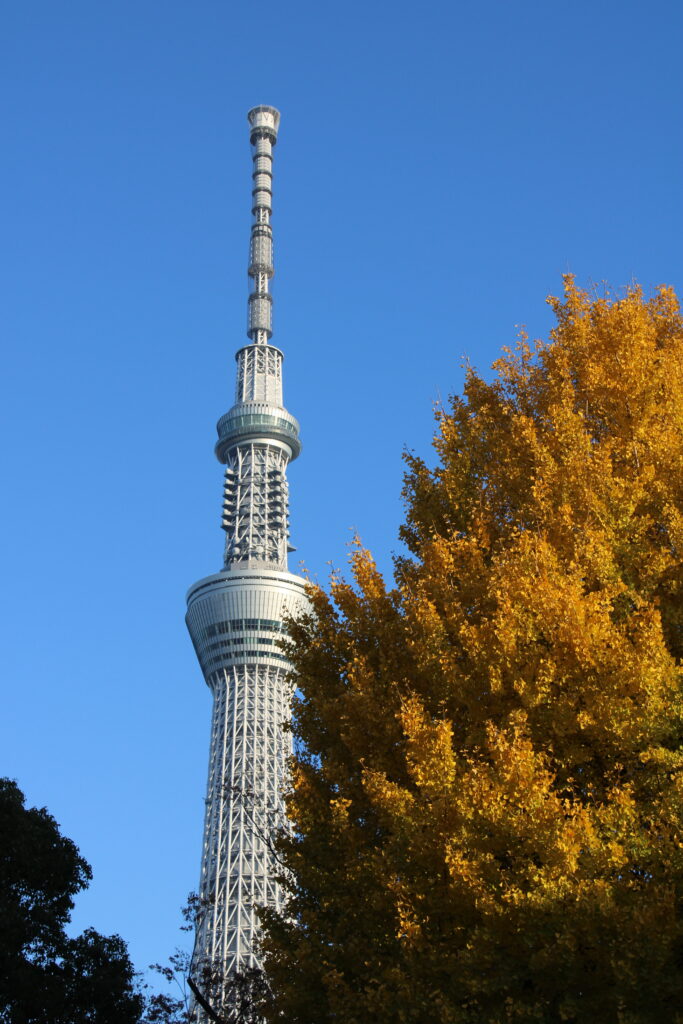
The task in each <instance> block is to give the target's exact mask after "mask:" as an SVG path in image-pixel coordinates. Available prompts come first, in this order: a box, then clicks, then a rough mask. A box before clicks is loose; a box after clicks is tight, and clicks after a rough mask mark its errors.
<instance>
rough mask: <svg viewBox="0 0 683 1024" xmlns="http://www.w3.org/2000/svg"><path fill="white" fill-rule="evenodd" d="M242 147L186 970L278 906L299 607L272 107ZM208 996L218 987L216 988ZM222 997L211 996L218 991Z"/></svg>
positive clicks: (206, 603) (250, 936)
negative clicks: (279, 838)
mask: <svg viewBox="0 0 683 1024" xmlns="http://www.w3.org/2000/svg"><path fill="white" fill-rule="evenodd" d="M248 118H249V124H250V138H251V144H252V153H253V164H254V167H253V183H254V184H253V191H252V196H253V205H252V212H253V224H252V228H251V244H250V250H249V276H250V278H251V281H252V288H251V290H250V295H249V306H248V309H249V312H248V323H247V334H248V336H249V339H250V342H249V344H248V345H246V346H244V347H243V348H241V349H240V350H239V351H238V352H237V355H236V359H237V387H236V394H235V404H234V405H233V406H232V408H231V409H230V411H229V412H227V413H226V414H225V415H224V416H222V417H221V418H220V420H219V421H218V442H217V444H216V455H217V456H218V459H219V460H220V461H221V462H222V463H224V465H225V483H224V490H223V518H222V525H223V529H224V530H225V533H226V542H225V557H224V565H223V569H222V570H221V571H220V572H219V573H216V574H215V575H213V576H208V577H206V578H205V579H202V580H199V582H198V583H196V584H195V585H194V586H193V587H192V588H191V589H190V591H189V593H188V598H187V603H188V610H187V619H186V621H187V625H188V629H189V631H190V636H191V637H192V642H193V644H194V647H195V650H196V652H197V657H198V659H199V663H200V665H201V668H202V672H203V674H204V678H205V680H206V683H207V685H208V686H209V688H210V689H211V692H212V694H213V716H212V724H211V748H210V754H209V780H208V787H207V797H206V818H205V825H204V847H203V856H202V869H201V881H200V891H199V896H200V900H199V911H198V921H197V928H196V937H195V950H194V954H193V970H194V972H195V975H197V973H198V972H199V971H200V970H201V969H202V968H203V967H205V966H208V967H210V968H214V969H216V968H217V969H218V971H219V973H221V974H222V975H223V977H224V978H226V979H228V978H229V976H230V972H235V971H243V970H245V969H247V968H251V967H257V966H258V949H257V941H258V933H259V927H258V917H257V913H256V908H257V907H259V906H270V907H279V906H280V892H279V887H278V884H277V883H276V881H275V874H276V872H275V865H274V859H273V854H272V851H271V846H270V835H271V834H272V830H273V828H274V826H275V825H277V824H278V823H280V822H281V821H282V820H283V802H282V787H283V781H284V773H285V768H286V762H287V757H288V755H289V753H290V751H291V745H290V739H289V736H288V734H287V733H286V732H285V731H284V730H283V725H284V724H285V723H286V721H287V719H288V718H289V714H290V700H291V682H290V676H289V669H290V666H289V662H288V660H287V657H286V655H285V654H284V652H283V650H282V646H281V644H280V640H281V637H282V631H283V622H284V619H285V617H286V615H288V614H293V615H296V614H298V613H299V612H301V611H302V610H304V609H305V608H306V607H307V604H308V602H307V598H306V594H305V588H304V581H303V580H302V579H301V577H299V576H295V575H294V574H293V573H290V572H289V571H288V569H287V553H288V551H291V550H293V549H292V548H291V547H290V546H289V515H288V490H287V477H286V471H287V466H288V464H289V462H290V461H291V460H292V459H294V458H296V457H297V455H298V454H299V452H300V451H301V445H300V442H299V425H298V423H297V421H296V420H295V419H294V417H293V416H291V415H290V413H288V412H287V410H286V409H285V408H284V405H283V399H282V353H281V352H280V350H279V349H277V348H275V347H274V346H273V345H271V344H270V339H271V336H272V298H271V295H270V293H269V282H270V279H271V278H272V276H273V273H274V268H273V238H272V229H271V226H270V215H271V209H272V151H273V146H274V145H275V142H276V139H277V132H278V127H279V121H280V115H279V113H278V112H277V111H276V110H275V109H274V108H273V107H265V106H260V107H255V108H254V109H253V110H250V111H249V114H248ZM214 996H215V993H214ZM218 996H219V999H220V992H219V993H218Z"/></svg>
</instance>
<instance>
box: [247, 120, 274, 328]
mask: <svg viewBox="0 0 683 1024" xmlns="http://www.w3.org/2000/svg"><path fill="white" fill-rule="evenodd" d="M247 118H248V119H249V124H250V126H251V135H250V138H251V147H252V159H253V161H254V169H253V172H252V178H253V182H254V187H253V190H252V193H251V194H252V197H253V205H252V214H253V217H254V219H253V222H252V225H251V240H250V245H249V277H250V278H251V288H250V292H249V314H248V318H247V334H248V336H249V337H250V338H251V340H252V342H253V343H254V344H255V345H267V344H268V341H269V340H270V338H271V337H272V335H273V299H272V296H271V294H270V292H269V290H268V284H269V281H270V279H271V277H272V276H273V274H274V273H275V268H274V267H273V229H272V228H271V226H270V216H271V214H272V212H273V146H274V145H275V143H276V142H277V131H278V128H279V127H280V112H279V111H278V110H276V109H275V107H266V106H260V107H253V108H252V109H251V110H250V111H249V113H248V114H247Z"/></svg>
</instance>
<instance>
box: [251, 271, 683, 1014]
mask: <svg viewBox="0 0 683 1024" xmlns="http://www.w3.org/2000/svg"><path fill="white" fill-rule="evenodd" d="M549 301H550V303H551V305H552V307H553V309H554V312H555V315H556V320H557V325H556V327H555V329H554V330H553V331H552V333H551V336H550V339H549V340H548V342H547V343H540V342H538V343H535V344H534V345H531V344H530V343H529V342H528V340H527V339H526V338H525V337H522V338H521V339H520V341H519V344H518V345H517V347H516V349H515V350H514V351H508V352H505V353H504V355H503V357H502V358H501V359H500V360H499V362H498V363H497V364H496V367H495V370H496V375H495V377H494V379H493V380H492V381H491V382H488V381H485V380H483V379H482V378H481V377H479V376H478V375H477V374H476V373H474V372H473V371H470V372H469V374H468V378H467V381H466V386H465V390H464V394H463V395H462V396H456V397H454V398H453V399H452V400H451V402H450V405H449V407H448V408H447V409H446V410H444V411H442V412H440V414H439V422H438V434H437V437H436V439H435V449H436V452H437V456H438V462H437V465H436V466H435V468H433V469H430V468H429V467H428V466H427V465H426V464H425V463H424V462H423V461H421V460H420V459H418V458H415V457H413V456H409V457H408V458H407V464H408V473H407V477H406V488H405V498H406V522H405V525H404V527H403V529H402V536H403V539H404V541H405V543H406V545H407V547H408V550H409V556H408V557H406V558H404V559H402V560H399V561H398V563H397V571H396V581H395V586H394V587H393V589H389V588H387V586H386V584H385V582H384V580H383V579H382V577H381V575H380V574H379V573H378V572H377V569H376V566H375V565H374V563H373V561H372V558H371V556H370V555H369V554H368V553H367V552H366V551H364V550H363V549H362V548H361V547H360V546H357V547H356V548H355V549H354V551H353V554H352V558H351V571H352V581H351V582H346V581H344V580H343V579H341V578H338V577H337V578H334V579H333V580H332V584H331V588H330V593H326V592H324V591H323V590H322V589H321V588H316V587H311V599H312V603H313V614H312V615H311V616H310V618H309V619H307V620H305V621H302V622H298V623H293V624H292V625H291V643H292V648H291V650H292V657H293V660H294V663H295V666H296V671H297V680H298V684H299V687H300V696H299V697H298V698H297V701H296V708H295V723H294V730H295V734H296V738H297V750H298V753H297V756H296V758H295V759H294V762H293V768H292V777H291V785H290V790H289V794H288V809H289V815H290V818H291V820H292V823H293V831H292V832H291V833H289V834H287V835H284V836H282V837H281V839H280V841H279V849H280V855H281V857H282V861H283V865H284V868H283V879H284V881H285V886H286V890H287V893H288V896H287V903H286V907H285V909H284V911H283V913H281V914H276V913H274V912H272V911H271V912H266V914H265V915H264V917H265V922H266V940H265V945H264V952H265V959H266V965H267V970H268V973H269V977H270V982H271V986H272V989H273V1004H272V1007H271V1011H270V1012H271V1019H272V1020H273V1021H275V1020H284V1019H286V1020H287V1021H288V1022H290V1024H299V1022H300V1024H324V1022H326V1021H335V1022H339V1024H356V1022H357V1024H366V1022H369V1021H375V1022H385V1021H386V1022H406V1024H408V1022H415V1024H417V1022H423V1021H425V1022H426V1021H429V1022H430V1024H431V1022H443V1024H475V1022H476V1024H482V1022H488V1024H507V1022H531V1021H539V1022H548V1024H550V1022H555V1021H571V1022H575V1024H584V1022H586V1024H593V1022H595V1024H598V1022H599V1024H650V1022H652V1024H656V1022H669V1021H671V1022H682V1021H683V1011H682V1010H681V1009H680V1006H681V1001H680V994H681V990H682V989H683V954H682V950H683V829H682V827H681V826H682V824H683V749H682V736H683V702H682V694H681V659H682V658H683V589H682V588H683V565H682V561H681V551H682V544H683V326H682V324H681V319H680V316H679V312H678V306H677V302H676V297H675V295H674V294H673V292H672V291H671V290H670V289H666V288H662V289H661V290H660V291H659V292H658V293H657V294H656V295H655V296H654V297H653V298H651V299H645V298H644V296H643V295H642V293H641V292H640V290H639V289H637V288H633V289H631V290H629V291H628V292H627V293H626V294H624V295H623V296H621V297H614V296H610V295H606V296H603V297H597V296H595V295H591V294H587V293H585V292H583V291H581V290H580V289H578V288H577V287H576V285H575V283H574V282H573V280H572V279H571V278H568V279H567V280H566V281H565V295H564V298H563V299H562V300H559V299H551V300H549Z"/></svg>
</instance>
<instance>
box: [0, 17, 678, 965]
mask: <svg viewBox="0 0 683 1024" xmlns="http://www.w3.org/2000/svg"><path fill="white" fill-rule="evenodd" d="M2 21H3V25H2V32H1V34H0V78H1V82H0V96H1V101H0V102H1V103H2V125H3V128H2V133H3V151H4V153H3V159H2V164H1V165H0V204H1V206H2V209H1V210H0V216H1V221H2V239H3V242H2V246H1V249H0V263H1V267H0V280H1V281H2V293H3V294H2V301H1V305H0V310H1V312H0V322H1V324H2V341H3V361H2V369H3V372H2V385H1V386H2V396H1V400H0V412H1V415H2V434H3V441H4V443H3V445H2V454H1V458H2V465H1V469H0V472H1V478H2V481H3V484H4V496H3V500H2V505H1V507H0V516H1V522H0V536H2V539H3V552H2V562H3V587H2V599H3V609H2V623H3V627H4V628H3V631H2V633H3V636H2V649H1V650H0V665H1V666H2V675H3V680H4V694H3V703H2V712H1V714H0V752H1V755H2V761H1V763H0V773H1V774H8V775H10V776H13V777H16V779H17V780H18V782H19V784H20V785H21V786H22V787H23V789H24V790H25V792H26V793H27V796H28V798H29V800H30V802H32V803H36V804H39V805H47V807H48V808H49V809H50V811H51V812H52V813H53V814H54V815H55V817H56V818H57V820H58V821H59V822H60V823H61V825H62V827H63V830H64V831H65V833H66V834H67V835H69V836H70V837H72V838H73V839H74V840H75V841H76V843H77V844H78V845H79V846H80V848H81V850H82V852H83V854H84V855H85V857H86V858H87V859H88V860H89V861H90V862H91V864H92V866H93V869H94V881H93V883H92V885H91V888H90V890H89V891H88V892H87V893H86V894H84V895H82V896H81V897H80V898H79V900H78V904H77V912H76V915H75V918H74V923H75V925H76V926H77V927H78V928H82V927H85V926H86V925H89V924H93V925H94V926H95V927H97V928H98V929H100V930H101V931H104V932H107V933H110V932H119V933H120V934H121V935H123V937H124V938H125V939H126V940H127V941H128V942H129V945H130V949H131V953H132V955H133V957H134V960H135V962H136V964H137V965H138V966H139V967H141V968H142V967H144V966H145V965H146V964H148V963H149V962H150V961H152V960H159V959H163V958H164V957H165V956H166V955H167V953H168V952H170V951H171V950H172V948H173V946H174V945H175V943H176V940H177V931H176V929H177V925H178V923H179V915H178V907H179V905H180V904H181V903H182V902H183V900H184V898H185V895H186V894H187V892H188V891H189V890H190V889H192V888H194V887H195V886H196V883H197V878H198V871H199V859H200V845H201V826H202V815H203V796H204V786H205V778H206V763H207V757H208V736H209V733H208V730H209V714H210V700H209V694H208V690H207V689H206V687H205V686H204V684H203V682H202V679H201V676H200V672H199V668H198V666H197V664H196V661H195V657H194V653H193V651H192V648H191V645H190V641H189V639H188V637H187V634H186V631H185V627H184V624H183V615H184V595H185V592H186V590H187V588H188V587H189V586H190V584H192V583H193V582H194V581H195V580H196V579H198V578H200V577H201V576H204V575H206V574H208V573H210V572H213V571H216V570H217V569H219V568H220V564H221V551H222V533H221V531H220V529H219V525H218V524H219V511H220V490H221V469H220V467H219V465H218V463H217V462H216V461H215V459H214V457H213V453H212V448H213V443H214V438H215V422H216V420H217V419H218V417H219V415H221V414H222V413H223V412H225V411H226V410H227V408H228V407H229V406H230V405H231V403H232V396H233V374H234V362H233V353H234V352H235V350H236V349H237V348H239V347H240V346H241V345H242V344H244V341H245V335H244V329H245V317H246V294H247V292H246V254H247V241H248V232H249V223H250V187H251V186H250V178H249V175H250V169H251V160H250V155H249V146H248V134H247V126H246V119H245V114H246V111H247V109H248V108H249V107H251V106H253V105H255V104H257V103H269V104H273V105H275V106H277V107H279V109H280V110H281V111H282V127H281V133H280V141H279V143H278V146H277V148H276V152H275V156H276V161H275V174H276V177H275V210H274V217H273V225H274V231H275V240H276V268H277V273H276V278H275V282H274V286H275V287H274V292H275V332H276V333H275V338H274V340H275V342H276V343H277V344H278V345H279V346H281V347H282V348H283V349H284V351H285V354H286V363H285V371H286V377H285V396H286V399H285V400H286V404H287V406H288V408H289V409H290V411H291V412H293V413H294V415H296V416H297V417H298V418H299V420H300V422H301V424H302V437H303V441H304V451H303V455H302V457H301V459H300V460H299V461H298V462H297V463H295V464H294V466H293V467H292V469H291V471H290V485H291V494H292V523H293V541H294V543H296V544H297V545H298V549H299V550H298V554H297V555H295V556H294V558H293V563H292V565H293V567H294V568H296V560H297V558H298V557H299V556H300V557H301V558H302V559H304V561H305V563H306V565H307V566H308V568H309V569H310V570H311V571H312V572H313V573H315V574H318V576H319V577H320V578H321V579H325V578H326V575H327V572H328V563H329V562H332V563H333V564H334V565H335V566H339V565H343V564H344V562H345V559H346V554H347V544H348V542H349V540H350V537H351V531H352V529H354V528H356V529H357V530H358V531H359V532H360V533H361V535H362V537H363V539H364V540H365V542H366V543H367V544H368V545H369V546H370V548H371V549H372V550H373V552H374V553H375V555H376V557H377V559H378V561H379V564H380V565H381V567H382V568H383V569H384V570H385V571H390V568H391V554H392V552H393V551H396V550H397V542H396V533H397V528H398V524H399V522H400V520H401V511H402V509H401V501H400V489H401V476H402V463H401V451H402V449H403V447H404V446H408V447H410V448H413V449H415V450H416V451H418V452H420V453H422V454H425V455H427V454H428V453H429V445H430V439H431V436H432V433H433V429H434V424H433V414H432V406H433V403H434V402H435V400H437V399H438V398H439V396H443V397H445V396H446V395H448V393H449V392H452V391H454V390H457V389H458V388H459V387H460V386H461V383H462V369H461V362H462V359H463V357H468V358H469V359H470V360H471V361H472V362H473V363H474V364H475V365H476V366H478V367H479V368H481V369H482V370H487V368H488V367H489V366H490V364H491V362H492V361H493V360H494V358H495V357H496V355H497V353H498V351H499V349H500V348H501V346H503V345H506V344H512V343H513V342H514V338H515V335H516V331H517V325H520V324H525V325H526V326H527V329H528V330H529V332H530V334H531V335H532V336H539V335H545V334H546V333H547V331H548V329H549V327H550V326H551V318H550V315H549V311H548V309H547V307H546V305H545V302H544V300H545V297H546V295H547V294H548V293H557V292H558V291H559V289H560V288H561V275H562V274H563V273H564V272H566V271H572V272H574V273H575V274H576V275H577V277H578V280H579V282H580V283H582V284H589V283H590V282H598V283H599V282H602V281H608V282H610V283H611V285H612V286H614V287H615V288H618V287H620V286H623V285H625V284H626V283H628V282H629V281H630V280H632V279H633V278H634V277H635V278H637V279H638V280H639V281H640V282H641V283H642V284H643V285H644V287H645V288H646V290H650V289H652V288H653V287H654V286H656V285H657V284H659V283H661V282H666V283H670V284H673V285H675V286H677V287H678V288H679V291H680V287H681V276H682V274H681V272H682V270H683V265H682V263H681V237H682V235H683V231H682V229H683V203H682V202H681V192H680V180H681V165H682V156H683V145H682V142H681V130H680V128H681V101H680V97H681V89H682V86H683V81H682V79H683V74H682V72H681V64H682V62H681V42H682V29H683V8H682V7H681V5H680V4H679V3H678V2H675V0H671V2H668V3H666V2H661V0H654V2H650V3H649V4H645V3H643V2H640V3H635V2H632V0H619V2H604V0H590V2H588V0H576V2H575V3H573V4H571V5H567V4H560V3H556V2H552V0H550V2H549V0H545V2H524V0H521V2H519V3H511V2H502V0H493V2H489V3H479V4H474V3H469V4H464V3H444V2H436V3H431V4H421V5H413V4H408V3H402V2H393V3H388V2H384V0H381V2H375V3H373V2H369V3H360V2H358V0H349V2H347V3H345V4H326V3H324V2H323V3H321V2H317V3H313V2H311V3H308V2H301V0H289V2H288V3H287V4H284V3H279V4H275V3H272V2H268V0H264V2H261V3H259V4H254V5H245V4H236V3H229V2H225V0H222V2H218V0H213V2H212V0H195V2H194V3H182V2H179V0H165V2H163V3H162V2H160V0H156V2H151V0H135V2H131V0H118V2H117V3H93V2H92V0H88V2H85V0H83V2H77V0H65V2H64V3H55V2H46V0H42V2H41V0H23V2H21V3H20V2H18V0H14V2H12V0H10V2H9V3H7V4H5V5H4V8H3V19H2Z"/></svg>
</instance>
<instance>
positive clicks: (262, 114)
mask: <svg viewBox="0 0 683 1024" xmlns="http://www.w3.org/2000/svg"><path fill="white" fill-rule="evenodd" d="M247 118H248V119H249V124H250V125H251V130H252V134H253V133H254V132H255V131H258V130H261V131H266V132H268V133H269V134H271V135H273V137H276V136H277V130H278V128H279V127H280V111H279V110H276V109H275V107H266V106H263V105H261V106H259V107H252V108H251V110H250V111H249V113H248V114H247Z"/></svg>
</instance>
